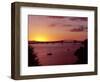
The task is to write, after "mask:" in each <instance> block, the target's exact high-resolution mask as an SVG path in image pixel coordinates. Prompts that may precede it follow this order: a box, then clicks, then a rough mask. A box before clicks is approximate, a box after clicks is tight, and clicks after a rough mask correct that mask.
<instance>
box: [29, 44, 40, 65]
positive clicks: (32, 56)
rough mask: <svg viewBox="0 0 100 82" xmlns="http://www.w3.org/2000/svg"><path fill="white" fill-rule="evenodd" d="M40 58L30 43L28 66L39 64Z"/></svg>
mask: <svg viewBox="0 0 100 82" xmlns="http://www.w3.org/2000/svg"><path fill="white" fill-rule="evenodd" d="M39 65H40V64H39V60H38V58H37V55H36V54H35V53H34V48H33V47H32V46H31V45H29V46H28V66H39Z"/></svg>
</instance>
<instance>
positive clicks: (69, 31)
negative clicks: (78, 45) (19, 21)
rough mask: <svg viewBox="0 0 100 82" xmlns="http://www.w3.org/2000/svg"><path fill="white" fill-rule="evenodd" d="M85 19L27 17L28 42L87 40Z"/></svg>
mask: <svg viewBox="0 0 100 82" xmlns="http://www.w3.org/2000/svg"><path fill="white" fill-rule="evenodd" d="M87 24H88V19H87V17H67V16H66V17H65V16H39V15H29V16H28V30H29V31H28V33H29V34H28V40H29V41H59V40H81V41H82V40H84V39H87V26H88V25H87Z"/></svg>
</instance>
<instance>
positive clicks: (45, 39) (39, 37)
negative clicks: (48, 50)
mask: <svg viewBox="0 0 100 82" xmlns="http://www.w3.org/2000/svg"><path fill="white" fill-rule="evenodd" d="M33 40H34V41H40V42H46V41H48V39H47V38H46V37H44V36H36V37H35V38H34V39H33Z"/></svg>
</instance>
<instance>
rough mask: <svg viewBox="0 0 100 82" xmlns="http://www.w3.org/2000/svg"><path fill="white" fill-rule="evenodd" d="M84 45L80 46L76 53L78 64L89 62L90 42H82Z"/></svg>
mask: <svg viewBox="0 0 100 82" xmlns="http://www.w3.org/2000/svg"><path fill="white" fill-rule="evenodd" d="M82 45H83V47H80V48H79V49H78V50H77V51H76V52H75V55H76V56H77V57H78V61H77V62H76V64H87V63H88V43H87V40H84V41H83V42H82Z"/></svg>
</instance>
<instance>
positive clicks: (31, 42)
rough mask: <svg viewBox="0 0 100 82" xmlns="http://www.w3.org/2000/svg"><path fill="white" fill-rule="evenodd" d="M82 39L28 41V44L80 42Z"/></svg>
mask: <svg viewBox="0 0 100 82" xmlns="http://www.w3.org/2000/svg"><path fill="white" fill-rule="evenodd" d="M82 42H83V41H78V40H72V41H67V40H60V41H44V42H43V41H28V43H29V44H36V43H82Z"/></svg>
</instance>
